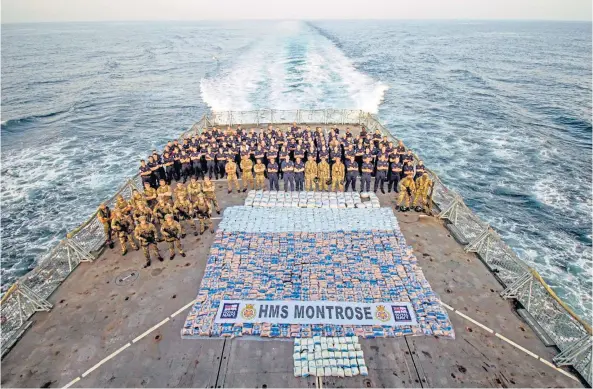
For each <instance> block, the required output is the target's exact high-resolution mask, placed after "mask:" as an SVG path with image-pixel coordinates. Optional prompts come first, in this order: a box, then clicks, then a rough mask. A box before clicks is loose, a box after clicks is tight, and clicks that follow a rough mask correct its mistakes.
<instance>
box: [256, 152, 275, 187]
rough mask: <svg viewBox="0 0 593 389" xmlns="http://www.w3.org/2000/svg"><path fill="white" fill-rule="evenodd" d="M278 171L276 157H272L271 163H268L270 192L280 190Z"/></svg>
mask: <svg viewBox="0 0 593 389" xmlns="http://www.w3.org/2000/svg"><path fill="white" fill-rule="evenodd" d="M250 162H251V161H250ZM278 170H279V167H278V164H277V163H276V158H275V157H274V156H270V162H269V163H268V180H269V181H270V190H280V185H279V183H278Z"/></svg>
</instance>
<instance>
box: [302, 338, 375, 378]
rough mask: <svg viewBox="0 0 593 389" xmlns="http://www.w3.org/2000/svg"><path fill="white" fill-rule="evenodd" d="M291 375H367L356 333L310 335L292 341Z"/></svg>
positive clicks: (367, 371)
mask: <svg viewBox="0 0 593 389" xmlns="http://www.w3.org/2000/svg"><path fill="white" fill-rule="evenodd" d="M292 357H293V359H294V375H295V377H308V376H309V375H314V376H318V377H330V376H331V377H353V376H356V375H359V374H360V375H364V376H366V375H369V370H368V368H367V366H366V362H365V360H364V354H363V352H362V348H361V346H360V343H359V342H358V337H357V336H345V337H344V336H342V337H330V338H326V337H323V336H314V337H313V338H300V339H299V338H297V339H295V341H294V354H293V356H292Z"/></svg>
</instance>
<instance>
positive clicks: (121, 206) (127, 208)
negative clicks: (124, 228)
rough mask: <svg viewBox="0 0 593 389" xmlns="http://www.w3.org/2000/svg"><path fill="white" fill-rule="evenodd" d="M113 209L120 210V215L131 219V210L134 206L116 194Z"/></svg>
mask: <svg viewBox="0 0 593 389" xmlns="http://www.w3.org/2000/svg"><path fill="white" fill-rule="evenodd" d="M115 209H116V210H118V211H120V212H121V214H122V216H124V217H129V218H130V220H132V211H133V210H134V207H133V206H132V205H131V204H130V203H129V202H128V201H126V200H125V199H124V197H123V196H122V195H117V197H116V199H115Z"/></svg>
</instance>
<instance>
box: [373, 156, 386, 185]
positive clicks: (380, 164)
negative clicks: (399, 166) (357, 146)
mask: <svg viewBox="0 0 593 389" xmlns="http://www.w3.org/2000/svg"><path fill="white" fill-rule="evenodd" d="M387 169H389V161H387V158H386V156H385V155H381V156H380V157H379V160H378V161H377V174H376V175H375V185H374V186H373V190H374V191H375V192H377V188H378V187H379V186H380V187H381V193H385V189H384V188H383V182H385V180H386V179H387Z"/></svg>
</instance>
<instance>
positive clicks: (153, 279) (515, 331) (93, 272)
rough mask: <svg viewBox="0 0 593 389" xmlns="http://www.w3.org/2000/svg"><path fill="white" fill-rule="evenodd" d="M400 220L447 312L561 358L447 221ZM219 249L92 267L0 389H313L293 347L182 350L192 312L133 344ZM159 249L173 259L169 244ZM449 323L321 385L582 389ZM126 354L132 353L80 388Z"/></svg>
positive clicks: (41, 316)
mask: <svg viewBox="0 0 593 389" xmlns="http://www.w3.org/2000/svg"><path fill="white" fill-rule="evenodd" d="M216 186H217V190H218V193H217V196H218V199H219V202H220V205H221V207H223V208H224V207H227V206H232V205H242V204H243V201H244V198H245V194H243V193H242V194H237V193H233V194H231V195H227V193H226V182H223V181H219V182H217V185H216ZM281 188H282V187H281ZM378 195H379V198H380V199H381V203H382V206H393V205H394V204H395V195H394V194H393V193H391V194H386V195H382V194H380V193H378ZM396 215H397V218H398V220H399V222H400V226H401V230H402V233H403V234H404V236H405V237H406V240H407V242H408V244H410V245H412V246H413V247H414V250H415V254H416V256H417V257H418V261H419V264H420V265H421V266H422V268H423V271H424V274H425V276H426V278H427V279H428V281H429V282H430V284H431V286H432V288H433V290H434V291H435V292H436V293H438V294H439V296H440V297H441V299H442V301H443V302H444V303H446V304H448V305H450V306H452V307H453V308H455V309H457V310H459V311H461V312H462V313H464V314H465V315H467V316H469V317H471V318H473V319H474V320H477V321H478V322H480V323H482V324H484V325H485V326H487V327H489V328H491V329H492V330H494V331H495V332H497V333H500V334H502V335H504V336H505V337H507V338H508V339H510V340H512V341H513V342H515V343H517V344H518V345H520V346H522V347H524V348H525V349H527V350H529V351H531V352H533V353H535V354H537V355H538V356H540V357H542V358H544V359H546V360H548V361H551V359H552V356H553V355H554V354H555V352H554V350H553V349H548V348H546V347H545V346H544V345H543V344H542V343H541V341H540V340H539V339H538V338H537V336H536V335H535V334H534V333H533V331H532V330H531V329H530V328H529V327H528V326H527V325H526V324H524V323H523V322H522V320H521V319H520V318H519V316H518V315H517V314H516V313H515V312H514V311H513V310H512V307H511V303H510V302H509V301H506V300H503V299H502V298H500V297H499V295H498V294H499V293H500V291H501V286H500V285H499V284H498V282H497V281H496V280H495V279H494V277H493V276H492V275H491V274H490V273H489V272H488V270H487V269H486V267H485V266H484V265H483V264H482V263H481V262H480V260H479V259H478V258H477V257H476V256H475V255H474V254H470V253H466V252H464V251H463V248H462V246H460V245H459V244H458V243H457V242H456V241H455V240H454V239H453V238H452V237H451V236H450V234H449V232H448V230H447V229H446V228H445V227H444V225H443V222H442V221H440V220H439V219H437V218H434V217H427V216H420V215H419V214H417V213H415V212H408V213H403V214H402V213H399V212H398V213H396ZM213 216H214V217H218V216H219V215H216V214H214V215H213ZM217 224H218V220H215V223H214V225H215V226H216V225H217ZM188 227H189V226H188ZM212 237H213V235H212V234H210V233H209V232H206V233H205V234H204V235H203V236H201V237H200V239H198V238H196V237H194V236H193V235H192V230H191V229H190V228H188V235H187V237H186V238H185V239H184V240H183V244H184V248H185V250H186V253H187V257H186V258H182V257H181V256H179V255H177V256H176V258H175V259H174V260H173V261H169V260H165V262H162V263H161V262H158V261H153V265H152V266H151V267H150V268H148V269H142V265H143V263H144V259H143V256H142V252H141V251H138V252H136V251H133V250H131V251H130V252H129V253H128V255H127V256H125V257H122V256H121V255H120V251H119V247H118V245H117V244H116V246H115V248H114V249H109V248H107V249H106V250H105V252H104V253H103V254H102V255H101V256H100V258H99V259H97V260H96V261H95V262H94V263H82V264H80V265H79V266H78V268H77V269H76V270H75V271H74V273H73V274H72V275H71V276H70V277H69V278H68V279H67V280H66V281H65V282H64V283H63V285H62V286H61V287H60V288H59V289H58V290H57V291H56V292H55V293H54V294H53V295H52V296H51V298H50V302H51V303H52V304H54V308H53V309H52V310H51V311H50V312H41V313H37V314H35V316H34V317H33V320H34V324H33V325H32V326H31V328H30V329H29V330H28V331H27V332H26V333H25V335H24V336H23V338H22V339H21V340H20V341H19V342H18V343H17V344H16V345H15V347H14V348H13V349H12V351H10V353H9V354H8V355H7V356H6V357H5V358H4V360H3V361H2V376H1V384H2V386H4V387H62V386H64V385H67V384H68V383H70V382H71V381H72V380H73V379H75V378H77V377H81V379H80V381H77V382H75V383H74V384H73V385H72V387H209V388H218V387H252V388H267V387H270V388H271V387H279V386H282V387H314V386H315V377H308V378H306V379H305V378H299V379H297V378H295V377H294V376H293V360H292V347H293V344H292V342H290V341H282V340H270V341H256V340H246V339H241V338H236V339H226V340H224V339H206V340H182V339H181V337H180V330H181V327H182V325H183V321H184V320H185V317H186V315H187V312H188V311H189V309H190V308H189V306H187V307H186V308H185V309H183V310H181V311H180V312H179V313H178V314H177V315H176V316H174V317H173V318H170V319H169V320H168V321H167V322H165V323H164V324H162V325H161V326H159V327H158V328H157V329H155V330H153V331H151V332H150V333H148V334H147V335H146V336H144V337H143V338H141V339H140V340H138V341H136V342H132V341H133V339H135V338H136V337H138V336H139V335H141V334H143V333H144V332H146V331H147V330H149V329H150V328H151V327H153V326H155V325H156V324H158V323H160V322H161V321H163V320H164V319H166V318H167V317H169V316H170V315H172V314H174V313H175V312H177V311H178V310H180V308H182V307H184V306H186V305H187V304H188V303H190V302H191V301H192V300H193V299H194V298H195V297H196V294H197V291H198V287H199V284H200V280H201V278H202V275H203V272H204V269H205V266H206V259H207V255H208V251H209V247H210V243H211V241H212ZM159 247H160V249H161V252H162V253H163V254H166V252H167V248H166V243H164V242H163V243H161V244H159ZM165 257H166V258H167V255H165ZM130 270H132V271H135V272H137V273H139V276H138V278H137V279H135V280H134V281H133V282H131V283H130V284H125V281H124V285H117V284H116V280H118V279H121V278H122V277H118V276H119V275H121V274H123V273H124V272H126V271H130ZM118 283H120V282H118ZM449 315H450V318H451V322H452V323H453V326H454V328H455V332H456V339H454V340H451V339H444V338H436V337H432V336H431V337H426V336H422V337H403V338H397V339H393V338H386V339H361V343H362V345H363V350H364V353H365V360H366V362H367V365H368V368H369V376H368V377H361V376H357V377H353V378H335V377H324V378H323V386H324V387H328V388H329V387H580V386H581V385H580V383H579V382H577V381H574V380H573V379H571V378H570V377H567V376H566V375H564V374H562V373H561V372H559V371H557V370H555V369H554V368H552V367H550V366H548V365H546V364H544V363H543V362H541V361H540V360H538V359H536V358H534V357H532V356H530V355H528V354H526V353H525V352H523V351H521V350H519V349H517V348H516V347H513V346H512V345H510V344H509V343H508V342H505V341H503V340H501V339H500V338H498V337H495V336H493V334H490V333H488V332H487V331H485V330H484V329H482V328H480V327H479V326H477V325H475V324H474V323H472V322H470V321H468V320H467V319H465V318H463V317H461V316H460V315H458V314H455V313H454V312H451V311H449ZM128 342H129V343H131V345H130V346H129V347H127V348H126V349H125V350H123V351H121V352H120V353H119V354H117V355H116V356H114V357H112V358H110V359H107V360H105V362H104V363H103V364H101V365H100V366H98V367H97V368H96V369H95V370H93V371H91V372H89V373H88V374H85V377H82V375H83V373H85V372H87V371H88V370H89V369H91V368H93V367H94V366H96V365H97V364H98V363H100V362H101V361H103V360H104V359H105V358H106V357H108V356H109V355H110V354H112V353H114V352H115V351H117V350H118V349H120V348H121V347H122V346H125V345H126V344H127V343H128Z"/></svg>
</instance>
